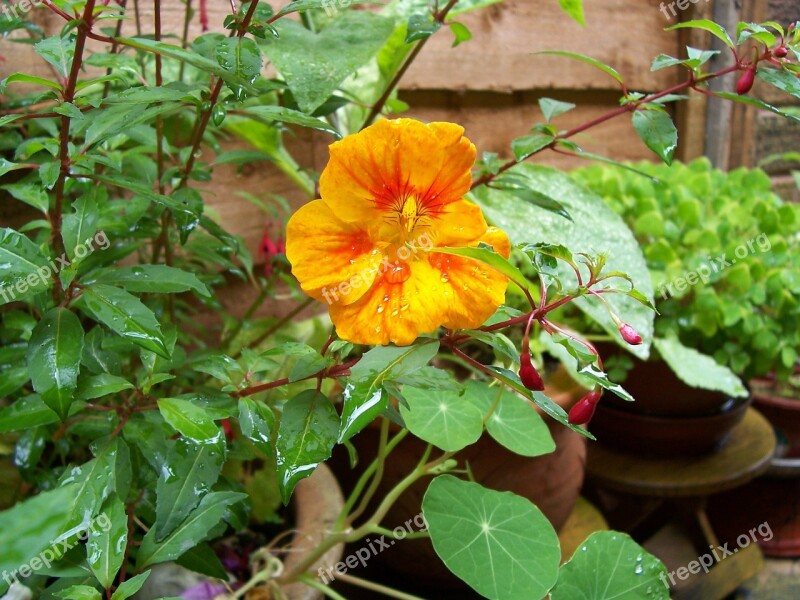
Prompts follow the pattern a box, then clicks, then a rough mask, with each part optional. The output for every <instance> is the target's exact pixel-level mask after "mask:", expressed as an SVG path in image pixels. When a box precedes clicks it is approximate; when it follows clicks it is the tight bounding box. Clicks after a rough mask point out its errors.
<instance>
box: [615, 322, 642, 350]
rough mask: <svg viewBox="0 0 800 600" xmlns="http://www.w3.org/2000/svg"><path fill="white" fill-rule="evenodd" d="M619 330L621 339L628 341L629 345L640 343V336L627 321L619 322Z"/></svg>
mask: <svg viewBox="0 0 800 600" xmlns="http://www.w3.org/2000/svg"><path fill="white" fill-rule="evenodd" d="M619 332H620V333H621V334H622V339H623V340H625V341H626V342H628V343H629V344H630V345H631V346H638V345H639V344H641V343H642V336H640V335H639V333H638V332H637V331H636V330H635V329H634V328H633V327H631V326H630V325H628V324H627V323H622V322H620V324H619Z"/></svg>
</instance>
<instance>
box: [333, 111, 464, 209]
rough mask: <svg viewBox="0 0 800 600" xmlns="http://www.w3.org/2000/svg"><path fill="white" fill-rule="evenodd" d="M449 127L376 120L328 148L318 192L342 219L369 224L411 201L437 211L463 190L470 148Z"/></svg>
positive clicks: (460, 134)
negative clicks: (327, 157)
mask: <svg viewBox="0 0 800 600" xmlns="http://www.w3.org/2000/svg"><path fill="white" fill-rule="evenodd" d="M463 133H464V129H463V128H462V127H460V126H458V125H454V124H451V123H432V124H430V125H425V124H424V123H421V122H419V121H415V120H413V119H396V120H392V121H379V122H377V123H375V124H374V125H372V126H370V127H368V128H367V129H365V130H364V131H362V132H360V133H358V134H355V135H351V136H348V137H346V138H344V139H343V140H341V141H339V142H336V143H334V144H332V145H331V147H330V154H331V157H330V161H329V162H328V166H327V167H326V168H325V170H324V171H323V172H322V176H321V178H320V194H321V196H322V198H323V199H324V200H325V202H326V203H327V204H328V205H329V206H330V207H331V208H332V209H333V211H334V212H335V213H336V214H337V216H339V217H340V218H341V219H343V220H345V221H356V220H374V219H379V218H382V215H381V213H384V212H385V211H389V210H399V209H400V208H402V203H403V201H404V200H405V199H406V198H408V197H414V198H416V199H417V201H418V202H419V203H420V204H421V205H422V206H424V207H425V208H426V209H427V210H428V211H433V212H434V213H435V212H438V211H440V210H441V209H442V208H443V207H444V206H446V205H447V204H449V203H451V202H455V201H457V200H460V199H461V198H462V197H463V196H464V194H466V193H467V191H469V187H470V184H471V182H472V177H471V174H470V169H471V168H472V165H473V164H474V162H475V155H476V151H475V146H473V145H472V143H470V141H469V140H467V139H466V138H465V137H463Z"/></svg>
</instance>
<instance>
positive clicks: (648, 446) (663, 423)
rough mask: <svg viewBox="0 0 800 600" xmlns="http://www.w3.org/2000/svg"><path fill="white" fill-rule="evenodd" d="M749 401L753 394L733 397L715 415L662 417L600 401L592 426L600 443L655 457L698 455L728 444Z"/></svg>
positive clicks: (590, 425) (590, 428) (592, 430)
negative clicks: (630, 410)
mask: <svg viewBox="0 0 800 600" xmlns="http://www.w3.org/2000/svg"><path fill="white" fill-rule="evenodd" d="M604 400H605V398H604ZM636 400H637V402H638V401H639V397H637V398H636ZM750 402H751V399H750V398H744V399H742V400H741V401H737V400H732V401H731V404H730V407H729V408H728V409H727V410H723V411H721V412H718V413H717V414H714V415H707V416H700V417H677V416H664V417H662V416H651V415H643V414H637V413H634V412H628V411H623V410H618V409H617V408H612V407H610V406H606V405H605V404H604V401H601V402H600V404H598V405H597V410H596V411H595V414H594V418H593V419H592V422H591V423H590V424H589V430H590V431H591V432H592V433H593V434H594V436H595V437H596V438H597V441H598V442H599V443H601V444H604V445H607V446H610V447H612V448H616V449H618V450H622V451H623V452H628V453H632V454H642V455H646V456H653V457H681V456H698V455H701V454H706V453H708V452H713V451H715V450H717V449H719V448H720V447H721V446H722V445H724V444H725V442H726V441H727V440H728V437H729V436H730V434H731V431H733V428H734V427H736V425H738V424H739V422H740V421H741V420H742V419H743V418H744V415H745V413H746V412H747V407H748V406H749V405H750Z"/></svg>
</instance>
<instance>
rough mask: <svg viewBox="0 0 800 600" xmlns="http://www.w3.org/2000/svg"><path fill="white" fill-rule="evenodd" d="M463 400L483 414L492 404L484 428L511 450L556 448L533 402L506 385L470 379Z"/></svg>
mask: <svg viewBox="0 0 800 600" xmlns="http://www.w3.org/2000/svg"><path fill="white" fill-rule="evenodd" d="M463 400H466V401H468V402H471V403H472V404H473V405H475V406H476V407H478V408H479V409H480V411H481V415H482V417H485V416H486V415H487V414H488V413H489V411H490V410H492V407H494V410H492V414H491V416H490V417H489V418H488V419H487V421H486V431H487V432H488V433H489V435H490V436H492V438H494V440H495V441H496V442H497V443H498V444H500V445H501V446H504V447H505V448H507V449H509V450H511V452H514V453H516V454H519V455H521V456H541V455H542V454H549V453H550V452H552V451H553V450H555V449H556V444H555V442H554V441H553V436H552V435H551V434H550V430H549V429H548V428H547V425H546V424H545V422H544V420H543V419H542V417H541V416H540V415H539V413H538V412H536V410H535V409H534V408H533V405H532V404H531V403H530V402H529V401H527V400H525V399H524V398H521V397H520V396H519V395H517V394H515V393H513V392H510V391H508V389H506V388H505V386H499V387H498V386H495V387H490V386H489V385H488V384H486V383H485V382H482V381H469V382H467V385H466V393H465V394H464V398H463ZM406 423H408V419H406Z"/></svg>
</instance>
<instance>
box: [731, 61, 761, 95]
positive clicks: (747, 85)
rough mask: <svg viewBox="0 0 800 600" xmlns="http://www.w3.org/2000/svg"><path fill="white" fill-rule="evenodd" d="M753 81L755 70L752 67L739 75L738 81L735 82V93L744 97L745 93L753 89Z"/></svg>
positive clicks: (754, 79)
mask: <svg viewBox="0 0 800 600" xmlns="http://www.w3.org/2000/svg"><path fill="white" fill-rule="evenodd" d="M755 81H756V70H755V68H754V67H750V68H749V69H747V70H746V71H745V72H744V73H742V74H741V76H740V77H739V81H737V82H736V93H737V94H739V95H740V96H744V95H745V94H746V93H747V92H749V91H750V90H751V89H753V83H755Z"/></svg>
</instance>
